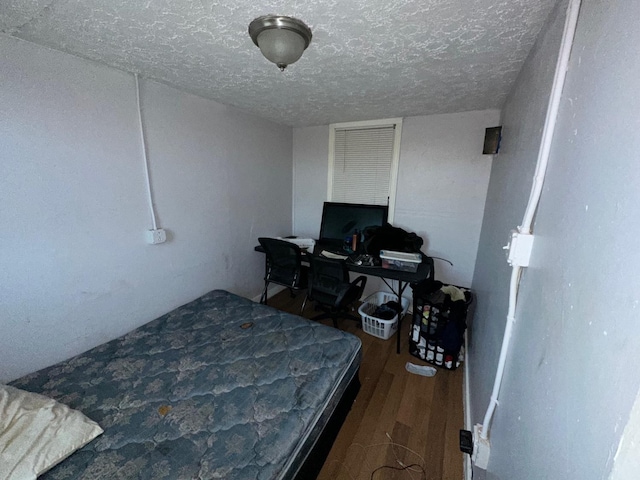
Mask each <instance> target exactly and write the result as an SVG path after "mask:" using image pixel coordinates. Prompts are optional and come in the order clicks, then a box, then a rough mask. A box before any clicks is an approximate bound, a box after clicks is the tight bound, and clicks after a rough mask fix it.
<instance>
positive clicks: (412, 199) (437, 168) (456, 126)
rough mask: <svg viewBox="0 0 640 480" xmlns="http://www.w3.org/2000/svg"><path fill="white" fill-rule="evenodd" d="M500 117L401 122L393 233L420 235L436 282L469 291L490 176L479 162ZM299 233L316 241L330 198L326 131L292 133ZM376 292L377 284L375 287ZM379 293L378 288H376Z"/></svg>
mask: <svg viewBox="0 0 640 480" xmlns="http://www.w3.org/2000/svg"><path fill="white" fill-rule="evenodd" d="M499 116H500V113H499V111H497V110H486V111H476V112H463V113H454V114H446V115H429V116H419V117H408V118H405V119H403V125H402V142H401V145H400V165H399V171H398V188H397V197H396V213H395V219H394V222H393V223H394V225H397V226H399V227H402V228H405V229H407V230H410V231H415V232H416V233H417V234H418V235H420V236H421V237H422V238H423V239H424V241H425V246H424V248H423V250H424V251H425V252H426V253H428V254H430V255H433V256H439V257H443V258H446V259H448V260H450V261H451V262H453V264H454V266H453V267H451V266H450V265H449V264H447V263H445V262H443V261H440V260H436V276H437V278H438V279H440V280H442V281H444V282H449V283H453V284H456V285H461V286H469V285H471V280H472V277H473V269H474V266H475V261H476V250H477V246H478V240H479V236H480V228H481V225H482V214H483V209H484V201H485V196H486V192H487V187H488V183H489V174H490V171H491V162H492V156H491V155H482V147H483V143H484V134H485V128H487V127H494V126H496V125H498V123H499ZM293 145H294V148H293V163H294V179H293V181H294V220H293V221H294V232H295V234H296V235H299V236H305V237H306V236H310V237H312V238H317V237H318V234H319V230H320V218H321V215H322V203H323V202H324V201H325V200H326V197H327V172H328V154H329V126H326V125H325V126H320V127H307V128H295V129H294V132H293ZM376 285H377V283H376ZM376 288H377V287H376Z"/></svg>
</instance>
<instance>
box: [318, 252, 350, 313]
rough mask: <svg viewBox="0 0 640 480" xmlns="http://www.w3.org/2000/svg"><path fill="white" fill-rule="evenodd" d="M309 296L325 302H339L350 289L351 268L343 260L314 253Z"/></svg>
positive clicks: (335, 303)
mask: <svg viewBox="0 0 640 480" xmlns="http://www.w3.org/2000/svg"><path fill="white" fill-rule="evenodd" d="M309 262H310V263H311V278H310V279H309V297H310V298H311V299H313V300H315V301H317V302H320V303H324V304H334V305H335V306H338V305H337V303H339V301H340V300H341V299H342V297H344V294H345V292H346V291H347V290H348V289H349V287H350V283H349V270H348V269H347V266H346V264H345V262H344V261H343V260H334V259H331V258H326V257H321V256H318V255H312V256H311V257H310V258H309Z"/></svg>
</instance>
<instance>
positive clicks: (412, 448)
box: [269, 291, 464, 480]
mask: <svg viewBox="0 0 640 480" xmlns="http://www.w3.org/2000/svg"><path fill="white" fill-rule="evenodd" d="M303 297H304V294H299V295H297V296H296V298H291V296H290V294H289V292H288V291H284V292H281V293H279V294H277V295H275V296H274V297H273V298H271V299H269V305H271V306H274V307H276V308H279V309H281V310H286V311H289V312H292V313H295V314H299V312H300V307H301V305H302V300H303ZM317 313H318V312H315V311H314V310H313V306H310V305H307V307H306V310H305V317H312V316H313V315H316V314H317ZM322 323H326V324H327V325H331V321H330V320H328V321H322ZM409 323H410V318H409V316H406V317H405V319H404V321H403V325H402V337H401V338H402V352H401V354H400V355H398V354H396V341H395V336H394V337H391V338H390V339H389V340H381V339H379V338H376V337H373V336H371V335H369V334H367V333H365V332H363V331H362V329H361V328H358V327H357V326H356V322H354V321H351V320H340V328H341V329H343V330H346V331H348V332H350V333H353V334H354V335H357V336H358V337H359V338H360V339H361V340H362V348H363V358H362V365H361V367H360V382H361V383H362V387H361V389H360V392H359V393H358V396H357V398H356V401H355V403H354V405H353V408H352V409H351V412H350V413H349V416H348V417H347V420H346V421H345V423H344V425H343V426H342V429H341V430H340V434H339V435H338V438H337V439H336V441H335V443H334V445H333V448H332V450H331V453H330V454H329V457H328V458H327V460H326V462H325V464H324V467H323V468H322V471H321V472H320V475H319V476H318V480H370V479H373V480H387V479H389V480H390V479H398V480H401V479H407V480H462V479H463V478H464V475H463V454H462V453H461V452H460V450H459V447H458V439H459V430H460V429H461V428H463V405H462V382H463V369H462V367H460V368H458V369H457V370H454V371H446V370H441V369H438V373H437V374H436V375H435V376H434V377H423V376H420V375H415V374H411V373H409V372H407V371H406V369H405V364H406V363H407V362H408V361H410V362H413V363H416V364H420V365H425V362H422V361H420V360H419V359H417V358H415V357H413V356H411V355H409V352H408V349H409V344H408V330H409ZM399 462H402V463H403V464H404V465H411V464H417V465H420V466H421V467H422V468H423V469H424V472H425V474H422V471H421V469H420V468H419V467H412V469H411V471H397V470H392V469H390V468H384V469H381V470H378V471H376V469H377V468H379V467H382V466H385V465H388V466H393V467H396V468H401V466H400V464H399ZM374 471H375V474H373V472H374ZM372 474H373V476H372Z"/></svg>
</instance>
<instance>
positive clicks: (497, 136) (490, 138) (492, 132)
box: [482, 127, 502, 155]
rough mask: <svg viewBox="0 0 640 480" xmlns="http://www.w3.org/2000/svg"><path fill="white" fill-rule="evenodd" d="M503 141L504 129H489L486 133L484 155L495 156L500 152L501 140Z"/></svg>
mask: <svg viewBox="0 0 640 480" xmlns="http://www.w3.org/2000/svg"><path fill="white" fill-rule="evenodd" d="M501 139H502V127H491V128H487V129H486V130H485V133H484V148H483V150H482V153H483V154H484V155H494V154H496V153H498V150H500V140H501Z"/></svg>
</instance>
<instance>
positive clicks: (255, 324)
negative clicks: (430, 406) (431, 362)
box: [10, 290, 361, 480]
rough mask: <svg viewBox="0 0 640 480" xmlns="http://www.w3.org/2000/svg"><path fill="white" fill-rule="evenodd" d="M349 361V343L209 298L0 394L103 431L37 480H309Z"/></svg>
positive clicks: (350, 339) (354, 359) (263, 311)
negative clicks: (55, 407) (81, 418)
mask: <svg viewBox="0 0 640 480" xmlns="http://www.w3.org/2000/svg"><path fill="white" fill-rule="evenodd" d="M360 359H361V344H360V340H359V339H358V338H357V337H355V336H353V335H351V334H348V333H346V332H343V331H340V330H337V329H334V328H331V327H327V326H324V325H321V324H318V323H315V322H311V321H308V320H305V319H303V318H301V317H298V316H295V315H291V314H287V313H284V312H281V311H278V310H275V309H273V308H271V307H268V306H265V305H260V304H257V303H254V302H252V301H249V300H247V299H244V298H242V297H239V296H236V295H233V294H231V293H229V292H225V291H222V290H214V291H212V292H209V293H207V294H206V295H204V296H202V297H200V298H198V299H196V300H194V301H192V302H190V303H188V304H186V305H183V306H182V307H179V308H177V309H176V310H174V311H172V312H170V313H168V314H166V315H163V316H162V317H160V318H158V319H156V320H154V321H152V322H150V323H148V324H146V325H143V326H142V327H140V328H138V329H136V330H134V331H132V332H130V333H128V334H126V335H124V336H122V337H120V338H118V339H115V340H113V341H111V342H108V343H106V344H104V345H101V346H98V347H96V348H94V349H92V350H89V351H87V352H85V353H83V354H81V355H79V356H76V357H74V358H72V359H70V360H67V361H65V362H62V363H59V364H57V365H54V366H51V367H48V368H46V369H43V370H40V371H38V372H35V373H33V374H30V375H27V376H25V377H23V378H20V379H18V380H16V381H14V382H11V384H10V385H12V386H14V387H17V388H19V389H22V390H27V391H30V392H35V393H41V394H43V395H46V396H48V397H51V398H53V399H55V400H57V401H58V402H61V403H64V404H66V405H68V406H70V407H71V408H73V409H77V410H79V411H80V412H82V413H84V415H86V416H87V417H89V418H90V419H92V420H94V421H96V422H97V423H98V424H99V425H100V426H101V427H102V428H103V429H104V433H103V434H102V435H100V436H98V437H97V438H95V439H94V440H93V441H91V442H90V443H89V444H87V445H86V446H84V447H83V448H81V449H80V450H78V451H77V452H75V453H74V454H73V455H71V456H70V457H68V458H67V459H66V460H64V461H62V462H61V463H59V464H58V465H57V466H55V467H53V468H52V469H51V470H49V471H48V472H46V473H45V474H44V475H43V476H41V477H39V478H42V479H46V480H53V479H55V480H58V479H76V478H82V479H87V480H94V479H116V478H135V479H163V478H166V479H178V478H184V479H203V480H204V479H213V478H224V479H292V478H304V479H309V478H314V477H315V476H316V475H317V473H318V471H319V469H320V468H321V466H322V462H323V461H324V458H325V457H326V455H327V453H328V451H329V449H330V447H331V443H332V441H333V439H334V438H335V435H336V434H337V431H338V429H339V426H340V424H341V422H342V421H343V420H344V418H345V416H346V413H347V412H348V410H349V408H350V405H351V403H352V402H353V400H354V398H355V395H356V393H357V391H358V388H359V385H360V384H359V382H358V368H359V365H360Z"/></svg>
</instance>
